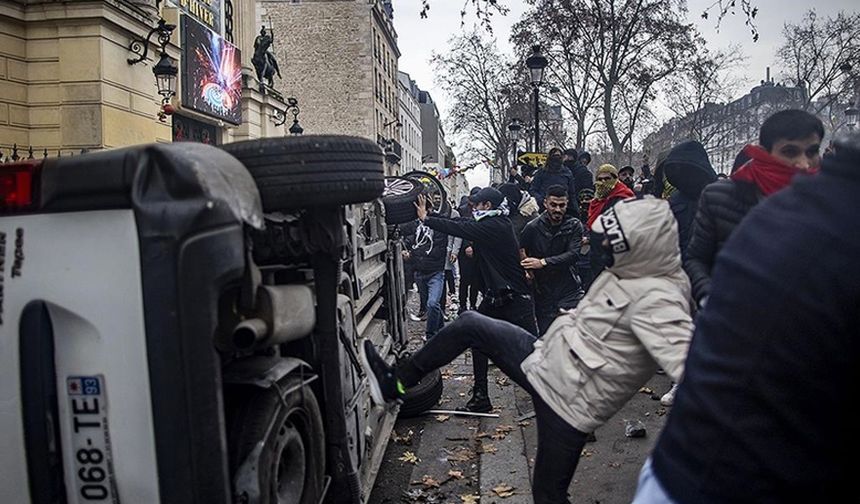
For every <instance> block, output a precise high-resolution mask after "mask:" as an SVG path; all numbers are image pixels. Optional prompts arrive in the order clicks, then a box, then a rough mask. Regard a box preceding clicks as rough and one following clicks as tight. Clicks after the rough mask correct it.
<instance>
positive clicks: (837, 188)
mask: <svg viewBox="0 0 860 504" xmlns="http://www.w3.org/2000/svg"><path fill="white" fill-rule="evenodd" d="M836 145H837V150H836V154H835V155H834V156H833V157H832V158H831V157H828V158H826V159H825V160H824V161H823V162H822V169H821V173H820V174H818V175H816V176H814V177H797V178H795V180H794V182H793V183H792V184H791V186H790V187H788V188H787V189H784V190H782V191H780V192H779V193H777V194H775V195H774V196H772V197H769V198H768V199H767V200H766V201H765V202H763V203H762V204H761V205H759V206H758V207H756V208H755V209H753V210H752V211H751V212H750V213H749V215H748V216H747V217H746V218H745V219H744V221H743V222H741V224H740V226H738V228H737V229H736V230H735V232H734V233H733V234H732V237H731V238H730V239H729V241H728V242H727V243H726V245H725V247H723V249H722V251H721V252H720V254H719V257H718V259H717V262H716V265H715V267H714V274H713V280H712V288H711V296H710V300H709V301H708V304H707V306H706V307H705V309H704V310H702V312H700V314H699V317H698V319H697V321H696V332H695V336H694V337H693V340H692V344H691V346H690V350H689V354H688V356H687V363H686V366H685V372H684V377H683V380H682V382H681V386H680V388H679V390H678V395H677V397H676V399H675V406H674V407H673V409H672V412H671V414H670V415H669V419H668V421H667V423H666V426H665V428H664V429H663V432H662V433H661V436H660V439H659V441H658V442H657V446H656V448H655V450H654V453H653V454H652V457H651V459H650V460H649V461H648V462H646V464H645V467H643V469H642V472H641V474H640V479H639V490H638V492H637V496H636V499H635V500H634V503H635V504H651V503H656V502H661V503H664V502H676V503H678V504H688V503H689V504H693V503H695V504H723V503H750V504H752V503H755V504H765V503H785V502H804V503H806V502H849V501H853V498H851V497H848V496H850V495H854V494H856V492H857V490H856V488H857V483H856V479H857V478H856V466H855V465H854V464H855V460H856V458H857V449H858V441H857V439H858V438H857V417H856V416H855V414H853V413H852V411H851V410H852V402H853V399H852V398H853V397H855V396H856V393H857V387H858V385H860V372H858V366H857V363H858V362H860V346H858V335H860V318H858V310H857V307H858V306H860V269H858V268H857V266H856V264H857V258H858V257H860V221H858V219H857V216H858V215H860V198H858V197H857V195H858V194H860V135H858V134H857V133H854V134H853V135H851V136H849V137H845V138H841V139H839V140H837V141H836ZM810 237H814V239H812V240H810ZM667 497H668V498H667ZM669 499H671V500H669Z"/></svg>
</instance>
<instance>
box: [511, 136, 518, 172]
mask: <svg viewBox="0 0 860 504" xmlns="http://www.w3.org/2000/svg"><path fill="white" fill-rule="evenodd" d="M513 157H514V162H513V163H512V164H511V168H516V167H517V141H516V140H514V156H513Z"/></svg>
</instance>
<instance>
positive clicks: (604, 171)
mask: <svg viewBox="0 0 860 504" xmlns="http://www.w3.org/2000/svg"><path fill="white" fill-rule="evenodd" d="M594 178H595V182H594V197H595V198H597V199H604V198H606V197H607V196H609V193H611V192H612V189H614V188H615V184H617V183H618V170H617V169H616V168H615V167H614V166H612V165H611V164H605V165H601V166H600V168H598V169H597V174H596V175H595V177H594Z"/></svg>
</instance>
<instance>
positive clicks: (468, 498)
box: [460, 494, 481, 504]
mask: <svg viewBox="0 0 860 504" xmlns="http://www.w3.org/2000/svg"><path fill="white" fill-rule="evenodd" d="M460 500H461V501H463V504H475V503H477V502H478V501H479V500H481V496H480V495H472V494H464V495H461V496H460Z"/></svg>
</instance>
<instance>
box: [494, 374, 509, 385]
mask: <svg viewBox="0 0 860 504" xmlns="http://www.w3.org/2000/svg"><path fill="white" fill-rule="evenodd" d="M496 383H498V384H499V386H500V387H507V386H508V385H510V384H511V382H510V381H509V380H508V378H507V376H500V377H498V378H496Z"/></svg>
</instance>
